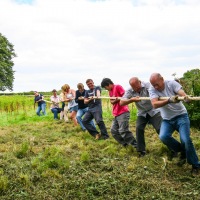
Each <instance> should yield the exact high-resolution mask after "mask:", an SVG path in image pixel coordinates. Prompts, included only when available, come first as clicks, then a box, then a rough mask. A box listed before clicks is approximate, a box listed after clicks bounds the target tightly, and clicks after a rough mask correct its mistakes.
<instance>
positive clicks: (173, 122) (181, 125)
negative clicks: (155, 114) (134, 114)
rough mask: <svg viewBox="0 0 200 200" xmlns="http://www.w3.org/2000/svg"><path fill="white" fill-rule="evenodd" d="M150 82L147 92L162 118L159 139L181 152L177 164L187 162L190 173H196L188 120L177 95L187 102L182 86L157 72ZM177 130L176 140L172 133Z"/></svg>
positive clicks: (194, 152)
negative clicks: (177, 138) (165, 78)
mask: <svg viewBox="0 0 200 200" xmlns="http://www.w3.org/2000/svg"><path fill="white" fill-rule="evenodd" d="M150 82H151V84H152V86H151V88H150V90H149V94H150V98H151V103H152V105H153V107H154V108H159V109H160V112H161V116H162V118H163V121H162V124H161V129H160V134H159V137H160V140H161V141H162V142H163V143H164V144H165V145H167V146H168V148H170V149H172V150H173V151H175V152H181V156H180V161H179V163H178V165H179V166H182V165H183V164H185V162H186V159H187V162H188V163H189V164H190V165H192V170H191V173H192V175H198V174H199V169H200V162H199V159H198V156H197V154H196V150H195V148H194V145H193V143H192V140H191V138H190V121H189V117H188V113H187V110H186V108H185V106H184V105H183V103H182V102H180V101H179V100H178V98H177V97H178V96H181V97H184V99H185V102H188V96H187V94H186V93H185V92H184V90H183V89H182V86H181V85H180V84H179V83H178V82H177V81H175V80H172V81H168V80H164V78H163V77H162V76H161V75H160V74H159V73H153V74H152V75H151V77H150ZM159 97H169V98H168V99H166V100H160V99H159ZM174 131H178V132H179V135H180V141H181V142H179V141H177V140H176V139H175V138H174V137H172V134H173V132H174Z"/></svg>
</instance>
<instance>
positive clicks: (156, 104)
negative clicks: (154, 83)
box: [151, 89, 187, 108]
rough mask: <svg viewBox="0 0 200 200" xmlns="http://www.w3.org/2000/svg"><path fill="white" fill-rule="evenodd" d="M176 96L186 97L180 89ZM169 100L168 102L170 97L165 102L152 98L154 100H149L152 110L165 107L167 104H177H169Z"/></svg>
mask: <svg viewBox="0 0 200 200" xmlns="http://www.w3.org/2000/svg"><path fill="white" fill-rule="evenodd" d="M177 95H178V96H181V97H185V96H187V94H186V93H185V92H184V91H183V90H182V89H180V90H179V91H178V92H177ZM169 100H170V97H169V99H165V100H160V99H159V98H154V99H152V100H151V103H152V105H153V107H154V108H160V107H163V106H165V105H167V104H169V103H178V101H175V102H170V101H169Z"/></svg>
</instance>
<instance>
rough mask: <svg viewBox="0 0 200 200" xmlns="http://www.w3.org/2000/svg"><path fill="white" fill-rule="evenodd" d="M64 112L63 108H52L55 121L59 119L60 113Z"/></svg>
mask: <svg viewBox="0 0 200 200" xmlns="http://www.w3.org/2000/svg"><path fill="white" fill-rule="evenodd" d="M61 111H62V108H52V109H51V112H52V113H53V115H54V119H58V113H60V112H61Z"/></svg>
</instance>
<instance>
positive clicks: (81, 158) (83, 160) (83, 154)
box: [80, 151, 90, 163]
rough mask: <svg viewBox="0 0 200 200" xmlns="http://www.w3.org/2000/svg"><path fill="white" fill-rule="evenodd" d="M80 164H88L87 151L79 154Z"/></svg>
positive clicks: (88, 155)
mask: <svg viewBox="0 0 200 200" xmlns="http://www.w3.org/2000/svg"><path fill="white" fill-rule="evenodd" d="M80 160H81V162H83V163H88V162H89V160H90V154H89V153H88V152H87V151H84V152H82V153H81V157H80Z"/></svg>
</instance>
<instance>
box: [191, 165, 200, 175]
mask: <svg viewBox="0 0 200 200" xmlns="http://www.w3.org/2000/svg"><path fill="white" fill-rule="evenodd" d="M191 174H192V176H199V175H200V166H199V167H194V166H192V170H191Z"/></svg>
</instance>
